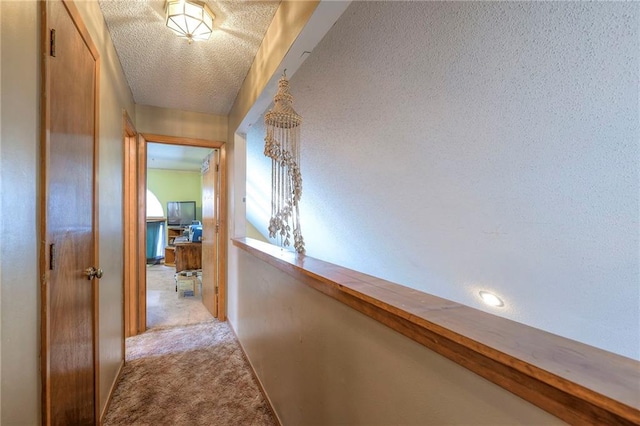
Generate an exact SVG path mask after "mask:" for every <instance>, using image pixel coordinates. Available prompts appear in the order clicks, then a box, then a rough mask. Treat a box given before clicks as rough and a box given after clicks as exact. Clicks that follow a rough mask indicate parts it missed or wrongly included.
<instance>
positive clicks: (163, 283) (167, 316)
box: [147, 265, 212, 329]
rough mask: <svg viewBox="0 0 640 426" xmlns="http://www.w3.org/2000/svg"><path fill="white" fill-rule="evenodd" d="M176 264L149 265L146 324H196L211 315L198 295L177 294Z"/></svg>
mask: <svg viewBox="0 0 640 426" xmlns="http://www.w3.org/2000/svg"><path fill="white" fill-rule="evenodd" d="M175 272H176V269H175V267H173V266H172V267H169V266H164V265H149V266H147V328H149V329H151V328H155V327H166V326H171V325H185V324H196V323H199V322H203V321H208V320H210V319H211V318H212V316H211V314H210V313H209V311H207V308H205V307H204V305H203V304H202V298H201V297H200V295H198V296H189V297H178V293H176V282H175V280H174V277H173V276H174V274H175Z"/></svg>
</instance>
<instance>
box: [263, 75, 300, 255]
mask: <svg viewBox="0 0 640 426" xmlns="http://www.w3.org/2000/svg"><path fill="white" fill-rule="evenodd" d="M273 101H274V106H273V109H272V110H271V111H269V112H267V113H266V114H265V116H264V124H265V125H266V127H267V134H266V136H265V138H264V142H265V144H264V155H265V156H266V157H269V158H271V220H270V221H269V237H271V238H277V239H278V241H279V244H280V246H281V247H286V246H289V245H291V236H292V233H293V247H294V248H295V250H296V251H297V252H298V253H304V252H305V249H304V239H303V238H302V231H301V230H300V211H299V208H298V205H299V203H300V197H301V196H302V175H301V174H300V124H301V123H302V117H301V116H299V115H298V114H297V113H296V112H295V111H294V110H293V106H292V104H293V96H291V94H290V93H289V80H287V76H286V70H285V73H284V74H283V75H282V77H281V78H280V80H279V81H278V93H276V95H275V96H274V98H273Z"/></svg>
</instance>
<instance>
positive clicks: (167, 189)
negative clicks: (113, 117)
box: [125, 134, 226, 336]
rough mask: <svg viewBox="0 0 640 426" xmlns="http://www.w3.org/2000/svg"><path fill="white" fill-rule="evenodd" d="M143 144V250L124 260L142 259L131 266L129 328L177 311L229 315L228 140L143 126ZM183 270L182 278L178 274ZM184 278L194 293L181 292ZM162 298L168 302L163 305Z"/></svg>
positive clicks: (139, 201) (133, 330)
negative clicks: (150, 202) (160, 132)
mask: <svg viewBox="0 0 640 426" xmlns="http://www.w3.org/2000/svg"><path fill="white" fill-rule="evenodd" d="M137 145H138V146H137V150H136V157H137V158H136V160H135V161H133V160H132V159H131V158H129V163H130V164H131V162H135V164H136V167H137V169H138V173H136V174H135V175H136V181H137V185H136V186H137V188H136V189H137V190H136V193H137V197H136V200H135V204H136V206H137V224H138V226H137V228H138V232H137V235H138V241H137V243H136V245H137V250H136V251H137V255H136V256H135V259H129V268H128V267H127V262H126V261H125V271H127V270H129V269H131V267H132V263H133V262H134V261H135V269H136V271H137V272H136V273H135V274H127V273H125V296H128V297H125V313H126V312H129V315H125V335H126V336H132V335H135V334H138V333H141V332H143V331H145V330H146V329H147V328H149V326H159V325H169V324H162V323H158V321H160V322H161V321H164V320H165V319H163V318H160V317H158V315H157V314H158V313H161V314H162V313H167V314H172V313H177V314H179V315H177V316H176V317H175V319H176V320H177V321H181V318H183V319H184V318H190V321H192V320H193V317H196V318H198V317H200V318H202V312H205V315H207V316H209V315H213V316H214V317H216V318H218V319H220V320H224V319H225V316H226V309H225V299H224V294H225V291H224V290H225V286H224V283H225V270H224V264H225V259H226V251H225V247H224V246H225V244H223V242H224V238H223V235H226V226H225V225H226V222H225V218H224V211H225V197H224V191H222V190H221V188H224V182H225V180H224V172H225V146H224V143H221V142H214V141H207V140H201V139H191V138H177V137H171V136H160V135H144V134H143V135H140V137H139V141H138V144H137ZM129 175H132V174H131V173H129ZM125 180H127V179H126V178H125ZM147 191H150V192H151V193H153V195H154V196H155V198H157V202H156V201H154V204H155V209H156V210H155V211H152V210H148V207H150V206H148V205H147ZM133 202H134V201H133V200H129V203H130V204H131V203H133ZM158 208H159V209H158ZM176 209H177V210H176ZM176 211H178V212H179V214H176ZM183 216H184V217H183ZM187 216H189V217H188V218H187ZM187 222H188V223H187ZM198 224H200V225H199V226H198ZM200 227H201V231H200ZM200 232H201V234H200ZM200 235H201V237H200ZM199 237H200V238H199ZM125 241H126V242H128V241H130V240H129V239H127V238H125ZM180 273H182V274H180ZM176 274H178V279H175V278H174V275H176ZM131 275H135V276H136V279H135V282H132V280H129V282H128V283H127V280H126V277H127V276H131ZM147 276H149V277H150V278H149V279H150V281H148V280H147ZM158 280H159V281H158ZM170 284H171V285H170ZM183 284H185V285H186V284H190V285H192V287H191V288H193V290H192V291H193V293H191V294H190V295H192V296H191V300H190V301H186V300H184V299H183V300H182V301H179V300H178V298H179V297H180V296H181V295H183V294H188V293H189V292H188V291H186V286H184V288H183ZM127 287H128V288H127ZM133 287H135V288H133ZM165 287H166V288H165ZM169 287H172V289H173V294H170V292H169V291H168V288H169ZM178 287H180V288H178ZM176 290H177V291H176ZM180 290H185V291H186V292H181V291H180ZM163 299H164V300H165V301H167V302H168V303H169V305H168V306H165V307H163V306H158V304H159V303H160V304H162V303H163ZM194 299H198V304H199V305H200V307H199V308H198V306H196V305H195V304H193V301H194ZM147 300H149V301H150V302H149V303H150V306H148V305H147ZM185 302H186V303H185ZM190 302H191V303H190ZM164 308H166V309H164ZM194 308H195V309H196V310H193V309H194ZM163 309H164V310H163ZM180 309H190V310H191V312H190V313H188V314H186V315H180V314H184V313H181V312H179V310H180ZM198 309H199V311H198ZM207 311H208V313H207ZM127 317H128V318H127ZM209 317H210V316H209Z"/></svg>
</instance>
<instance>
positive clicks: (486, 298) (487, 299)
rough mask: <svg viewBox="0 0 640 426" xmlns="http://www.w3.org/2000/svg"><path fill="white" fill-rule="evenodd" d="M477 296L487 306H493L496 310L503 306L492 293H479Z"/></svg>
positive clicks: (500, 300)
mask: <svg viewBox="0 0 640 426" xmlns="http://www.w3.org/2000/svg"><path fill="white" fill-rule="evenodd" d="M478 294H480V297H481V298H482V301H483V302H484V303H486V304H487V305H489V306H495V307H498V308H499V307H501V306H504V302H503V301H502V299H500V298H499V297H498V296H496V295H495V294H493V293H489V292H488V291H481V292H480V293H478Z"/></svg>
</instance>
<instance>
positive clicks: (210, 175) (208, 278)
mask: <svg viewBox="0 0 640 426" xmlns="http://www.w3.org/2000/svg"><path fill="white" fill-rule="evenodd" d="M218 171H219V166H218V150H215V151H214V152H212V153H211V154H210V155H209V156H208V158H207V159H206V160H205V167H204V168H203V173H202V303H203V304H204V306H206V308H207V309H208V310H209V312H211V315H213V316H214V317H218V276H217V264H218V259H217V253H216V248H217V246H218V244H217V243H218V241H217V238H218V232H217V230H218V229H219V223H218V206H219V204H218V200H219V197H218V194H219V191H218Z"/></svg>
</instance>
